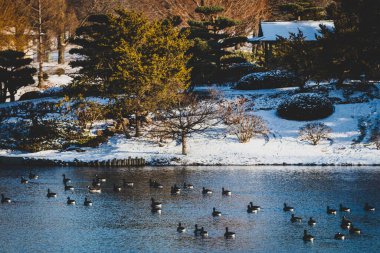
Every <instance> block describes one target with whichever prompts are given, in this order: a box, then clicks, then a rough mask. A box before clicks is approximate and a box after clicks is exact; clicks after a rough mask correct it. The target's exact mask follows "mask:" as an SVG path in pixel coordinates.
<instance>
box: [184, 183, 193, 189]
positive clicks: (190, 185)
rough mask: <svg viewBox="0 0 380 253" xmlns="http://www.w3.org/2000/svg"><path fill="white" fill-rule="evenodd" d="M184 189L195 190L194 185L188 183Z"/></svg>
mask: <svg viewBox="0 0 380 253" xmlns="http://www.w3.org/2000/svg"><path fill="white" fill-rule="evenodd" d="M183 188H184V189H194V185H192V184H187V183H186V182H184V183H183Z"/></svg>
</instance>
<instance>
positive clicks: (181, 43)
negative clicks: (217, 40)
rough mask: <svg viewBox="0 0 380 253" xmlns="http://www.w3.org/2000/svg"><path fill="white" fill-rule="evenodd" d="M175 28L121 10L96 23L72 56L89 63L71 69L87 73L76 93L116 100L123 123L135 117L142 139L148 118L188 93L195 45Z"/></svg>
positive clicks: (79, 37) (82, 32)
mask: <svg viewBox="0 0 380 253" xmlns="http://www.w3.org/2000/svg"><path fill="white" fill-rule="evenodd" d="M172 23H173V22H171V21H168V20H165V21H149V20H148V19H147V18H146V17H144V16H143V15H142V14H141V13H136V12H130V11H126V10H117V11H115V14H114V15H106V16H104V15H103V16H93V17H92V18H90V19H89V24H88V25H86V26H84V27H83V28H79V29H78V31H77V37H76V38H75V40H74V42H75V43H76V44H77V45H80V46H81V47H80V48H78V49H72V50H71V53H77V54H80V55H82V56H83V57H84V59H81V60H77V61H75V62H72V63H71V65H72V66H73V67H81V69H80V71H79V76H78V77H77V78H76V84H77V85H76V87H79V88H80V91H81V92H82V91H83V89H84V88H85V87H93V86H94V85H95V86H96V87H98V88H100V89H99V91H100V92H101V94H102V95H104V96H106V97H110V98H113V99H114V100H115V101H116V102H115V103H114V106H117V107H118V108H117V109H116V110H112V111H117V120H120V121H121V120H122V118H123V117H124V118H128V117H130V116H133V118H134V122H135V129H136V136H139V135H140V123H141V120H142V118H143V116H145V115H147V114H148V113H149V112H153V111H155V110H157V108H158V107H159V106H160V107H163V106H165V105H166V104H168V103H170V102H171V101H172V100H173V97H175V96H176V95H177V94H178V93H181V92H183V91H184V90H185V89H186V88H187V87H188V80H189V70H188V68H187V67H186V63H187V61H188V56H186V52H187V50H188V49H189V47H190V42H189V40H188V39H187V38H186V37H185V35H180V32H179V30H178V29H177V28H174V27H173V24H172ZM84 90H86V89H84ZM121 109H122V110H121ZM119 123H121V122H119Z"/></svg>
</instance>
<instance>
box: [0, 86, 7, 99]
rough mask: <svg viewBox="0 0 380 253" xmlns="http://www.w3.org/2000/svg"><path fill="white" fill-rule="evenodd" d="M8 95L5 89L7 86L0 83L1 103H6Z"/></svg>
mask: <svg viewBox="0 0 380 253" xmlns="http://www.w3.org/2000/svg"><path fill="white" fill-rule="evenodd" d="M6 95H7V90H6V89H5V85H4V86H3V84H2V83H0V103H5V101H6Z"/></svg>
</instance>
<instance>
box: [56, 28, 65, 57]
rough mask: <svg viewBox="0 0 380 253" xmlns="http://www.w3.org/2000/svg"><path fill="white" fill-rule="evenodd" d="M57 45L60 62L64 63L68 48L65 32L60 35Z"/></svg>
mask: <svg viewBox="0 0 380 253" xmlns="http://www.w3.org/2000/svg"><path fill="white" fill-rule="evenodd" d="M57 45H58V64H64V63H65V49H66V45H65V36H64V33H62V34H60V35H58V37H57Z"/></svg>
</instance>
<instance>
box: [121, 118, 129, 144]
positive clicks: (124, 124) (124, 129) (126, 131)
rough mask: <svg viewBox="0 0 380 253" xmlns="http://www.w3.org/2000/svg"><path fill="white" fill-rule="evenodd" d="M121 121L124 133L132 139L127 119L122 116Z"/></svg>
mask: <svg viewBox="0 0 380 253" xmlns="http://www.w3.org/2000/svg"><path fill="white" fill-rule="evenodd" d="M120 122H121V127H122V128H123V133H124V135H125V137H126V138H127V139H130V138H131V135H130V134H129V132H128V127H127V124H126V123H125V120H124V119H123V118H122V119H121V120H120Z"/></svg>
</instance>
